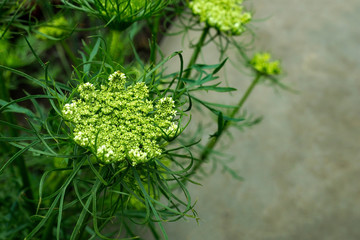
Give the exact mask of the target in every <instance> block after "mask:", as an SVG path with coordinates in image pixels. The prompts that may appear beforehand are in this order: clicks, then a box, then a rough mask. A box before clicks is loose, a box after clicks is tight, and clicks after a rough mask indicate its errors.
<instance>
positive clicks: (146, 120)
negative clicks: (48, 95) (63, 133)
mask: <svg viewBox="0 0 360 240" xmlns="http://www.w3.org/2000/svg"><path fill="white" fill-rule="evenodd" d="M78 92H79V95H80V96H79V98H78V99H76V100H73V101H72V102H71V103H69V104H65V105H64V107H63V110H62V113H63V117H64V119H65V120H67V121H69V122H72V123H73V126H74V129H73V134H74V138H73V139H74V141H75V142H76V143H77V144H79V145H80V146H82V147H85V148H88V149H89V150H90V151H92V152H93V153H94V154H95V155H96V156H97V158H98V159H99V160H100V161H101V162H103V163H114V162H119V161H125V160H128V161H129V162H130V164H131V165H133V166H135V165H137V164H139V163H144V162H147V161H150V160H151V159H153V158H155V157H159V156H160V155H161V154H162V148H161V146H160V141H161V139H162V137H164V136H172V135H174V134H175V133H176V130H177V123H176V122H175V121H174V117H175V115H176V113H177V112H176V110H175V105H174V101H173V100H172V98H171V97H164V98H160V99H159V100H157V101H155V100H151V99H149V90H148V87H147V86H146V85H145V83H136V84H133V85H130V86H127V87H126V76H125V74H124V73H121V72H120V71H117V72H115V73H113V74H111V75H110V76H109V79H108V84H107V85H101V86H100V89H97V88H96V87H95V86H94V85H93V84H91V83H84V84H81V85H80V86H79V87H78Z"/></svg>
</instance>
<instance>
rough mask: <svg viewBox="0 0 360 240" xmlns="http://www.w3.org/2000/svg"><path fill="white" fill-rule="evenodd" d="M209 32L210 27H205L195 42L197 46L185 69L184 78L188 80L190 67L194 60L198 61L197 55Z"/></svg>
mask: <svg viewBox="0 0 360 240" xmlns="http://www.w3.org/2000/svg"><path fill="white" fill-rule="evenodd" d="M209 30H210V27H209V26H206V27H205V28H204V29H203V31H202V33H201V36H200V39H199V41H198V42H197V44H196V45H195V49H194V52H193V54H192V56H191V59H190V62H189V64H188V66H187V69H188V71H187V72H186V73H185V74H184V76H183V77H184V78H188V77H190V75H191V66H192V65H194V64H195V62H196V60H197V59H198V57H199V54H200V52H201V49H202V47H203V46H204V42H205V39H206V36H207V34H208V33H209Z"/></svg>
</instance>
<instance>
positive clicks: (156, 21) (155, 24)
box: [150, 16, 160, 85]
mask: <svg viewBox="0 0 360 240" xmlns="http://www.w3.org/2000/svg"><path fill="white" fill-rule="evenodd" d="M159 27H160V16H155V17H154V18H153V21H152V22H151V23H150V29H151V46H150V64H151V65H152V66H155V65H156V56H157V41H158V33H159ZM155 75H156V71H154V73H153V74H152V85H153V84H154V83H155Z"/></svg>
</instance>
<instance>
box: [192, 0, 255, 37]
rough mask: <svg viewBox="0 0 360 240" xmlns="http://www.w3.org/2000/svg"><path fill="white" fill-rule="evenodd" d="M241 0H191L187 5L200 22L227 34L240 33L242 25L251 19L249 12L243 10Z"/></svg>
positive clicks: (243, 28) (242, 29)
mask: <svg viewBox="0 0 360 240" xmlns="http://www.w3.org/2000/svg"><path fill="white" fill-rule="evenodd" d="M242 2H243V1H242V0H193V1H191V2H190V3H189V7H190V8H191V10H192V12H193V13H194V14H195V15H199V17H200V22H205V23H206V24H208V25H209V26H211V27H214V28H216V29H218V30H219V31H221V32H224V33H226V34H228V35H240V34H241V33H242V32H244V31H245V27H244V25H245V24H246V23H247V22H249V21H250V20H251V14H250V13H249V12H244V7H243V6H242Z"/></svg>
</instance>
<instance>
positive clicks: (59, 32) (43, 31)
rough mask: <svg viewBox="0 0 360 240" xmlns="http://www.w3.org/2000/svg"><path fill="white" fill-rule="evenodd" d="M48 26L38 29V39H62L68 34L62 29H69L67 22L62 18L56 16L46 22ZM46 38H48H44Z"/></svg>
mask: <svg viewBox="0 0 360 240" xmlns="http://www.w3.org/2000/svg"><path fill="white" fill-rule="evenodd" d="M48 25H49V26H43V27H39V29H38V31H39V33H40V34H37V35H36V36H37V37H38V38H40V39H44V40H45V39H48V37H53V38H62V37H64V36H65V35H66V34H68V33H69V32H68V31H67V30H65V29H64V28H66V27H69V22H68V21H67V20H66V18H65V17H64V16H62V15H61V16H58V17H55V18H54V19H52V20H51V21H50V22H48ZM46 36H48V37H46Z"/></svg>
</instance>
